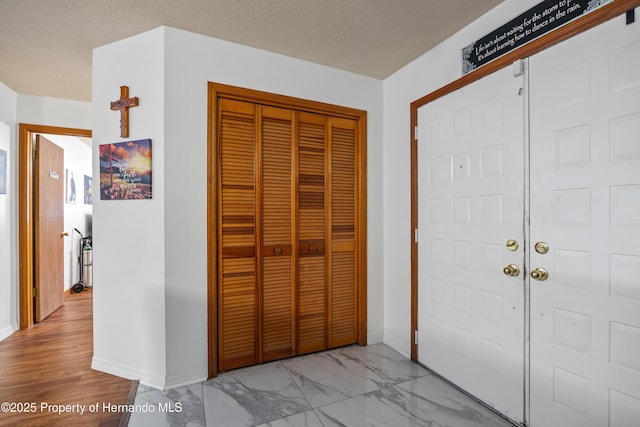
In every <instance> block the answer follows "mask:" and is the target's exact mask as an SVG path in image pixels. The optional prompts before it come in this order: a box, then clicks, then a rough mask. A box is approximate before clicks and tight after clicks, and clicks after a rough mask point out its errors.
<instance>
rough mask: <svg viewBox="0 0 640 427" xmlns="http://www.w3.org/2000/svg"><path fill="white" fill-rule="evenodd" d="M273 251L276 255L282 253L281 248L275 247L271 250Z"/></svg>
mask: <svg viewBox="0 0 640 427" xmlns="http://www.w3.org/2000/svg"><path fill="white" fill-rule="evenodd" d="M273 252H275V254H276V255H280V254H282V249H281V248H275V249H274V250H273Z"/></svg>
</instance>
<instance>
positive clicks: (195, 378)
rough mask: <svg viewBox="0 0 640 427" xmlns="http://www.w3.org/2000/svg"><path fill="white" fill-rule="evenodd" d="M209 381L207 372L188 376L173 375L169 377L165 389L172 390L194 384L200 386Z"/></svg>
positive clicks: (198, 372) (197, 372) (191, 373)
mask: <svg viewBox="0 0 640 427" xmlns="http://www.w3.org/2000/svg"><path fill="white" fill-rule="evenodd" d="M206 380H207V372H202V371H201V370H199V371H194V372H189V373H186V374H180V375H173V376H170V377H167V380H166V382H165V386H164V389H165V390H170V389H172V388H178V387H184V386H188V385H192V384H198V383H201V382H203V381H206Z"/></svg>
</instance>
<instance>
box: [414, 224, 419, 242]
mask: <svg viewBox="0 0 640 427" xmlns="http://www.w3.org/2000/svg"><path fill="white" fill-rule="evenodd" d="M413 241H414V242H416V243H418V228H417V227H416V228H414V229H413Z"/></svg>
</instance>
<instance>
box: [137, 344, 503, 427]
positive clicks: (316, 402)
mask: <svg viewBox="0 0 640 427" xmlns="http://www.w3.org/2000/svg"><path fill="white" fill-rule="evenodd" d="M135 405H136V407H138V408H141V411H139V412H134V413H132V414H131V418H130V421H129V426H130V427H146V426H149V427H159V426H225V427H232V426H263V427H264V426H274V427H275V426H281V427H286V426H296V427H303V426H312V427H323V426H324V427H329V426H348V427H358V426H394V427H402V426H431V427H439V426H452V427H495V426H504V427H507V426H510V425H511V424H510V423H509V422H507V421H505V420H503V419H501V418H500V417H498V416H496V415H495V414H493V413H492V412H491V411H489V410H487V409H486V408H484V407H482V406H481V405H479V404H478V403H476V402H475V401H473V400H471V399H470V398H468V397H467V396H465V395H464V394H462V393H461V392H459V391H458V390H456V389H455V388H453V387H451V386H450V385H448V384H447V383H445V382H444V381H442V380H440V379H439V378H438V377H436V376H435V375H432V374H431V372H430V371H428V370H426V369H424V368H422V367H420V366H419V365H417V364H415V363H413V362H411V361H409V360H408V359H406V358H405V357H404V356H402V355H400V354H399V353H397V352H396V351H394V350H392V349H391V348H389V347H388V346H386V345H384V344H375V345H371V346H368V347H357V346H350V347H344V348H340V349H334V350H329V351H326V352H323V353H317V354H310V355H306V356H301V357H296V358H292V359H286V360H282V361H277V362H272V363H267V364H264V365H259V366H254V367H248V368H242V369H238V370H234V371H229V372H226V373H223V374H221V375H220V376H218V377H217V378H214V379H212V380H209V381H206V382H203V383H200V384H196V385H192V386H188V387H182V388H178V389H174V390H169V391H165V392H162V391H158V390H154V389H150V388H148V387H144V386H140V387H139V388H138V393H137V395H136V399H135ZM144 408H155V411H154V412H151V411H147V412H142V409H144Z"/></svg>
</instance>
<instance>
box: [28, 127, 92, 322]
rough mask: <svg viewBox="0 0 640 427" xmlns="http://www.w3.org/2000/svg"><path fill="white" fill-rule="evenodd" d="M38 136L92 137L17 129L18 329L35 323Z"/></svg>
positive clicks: (79, 132) (61, 129) (52, 130)
mask: <svg viewBox="0 0 640 427" xmlns="http://www.w3.org/2000/svg"><path fill="white" fill-rule="evenodd" d="M37 133H47V134H53V135H69V136H80V137H87V138H91V130H87V129H75V128H64V127H56V126H45V125H34V124H25V123H20V125H19V130H18V291H19V307H20V329H26V328H30V327H31V326H33V324H34V312H33V311H34V310H33V283H34V282H33V280H34V276H33V268H34V262H35V260H34V256H33V247H34V241H33V239H34V237H35V236H34V217H33V205H34V200H33V198H34V192H35V191H34V179H33V170H34V169H33V148H34V147H33V146H34V143H33V139H34V135H35V134H37Z"/></svg>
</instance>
